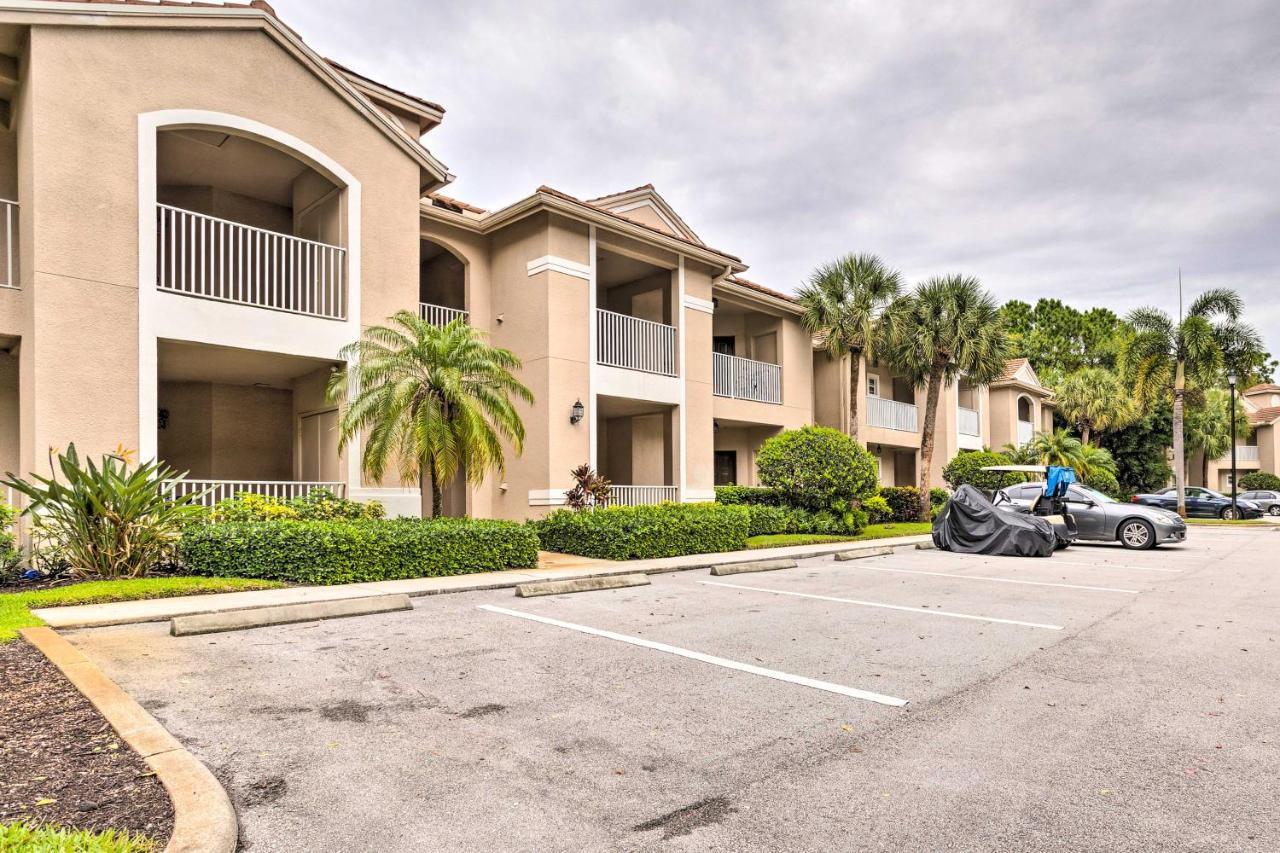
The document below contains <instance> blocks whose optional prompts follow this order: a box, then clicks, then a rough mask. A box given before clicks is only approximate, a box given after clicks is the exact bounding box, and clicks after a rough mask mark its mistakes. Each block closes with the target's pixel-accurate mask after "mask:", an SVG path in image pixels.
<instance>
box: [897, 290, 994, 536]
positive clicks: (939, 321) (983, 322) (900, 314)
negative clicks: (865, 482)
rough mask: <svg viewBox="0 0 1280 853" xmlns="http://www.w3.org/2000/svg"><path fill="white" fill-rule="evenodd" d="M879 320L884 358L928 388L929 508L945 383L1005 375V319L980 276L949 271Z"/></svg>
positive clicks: (924, 501) (924, 446)
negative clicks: (939, 415) (941, 400)
mask: <svg viewBox="0 0 1280 853" xmlns="http://www.w3.org/2000/svg"><path fill="white" fill-rule="evenodd" d="M880 326H881V328H880V347H881V352H882V353H884V357H885V359H886V360H887V361H888V362H889V363H890V364H891V365H892V366H893V368H894V369H895V370H897V371H898V372H899V373H901V374H903V375H904V376H906V377H907V378H908V379H909V380H910V381H911V382H912V383H913V384H914V385H915V386H916V387H917V388H921V387H923V388H925V389H927V391H926V396H925V409H924V426H923V429H922V430H921V434H920V495H921V511H922V512H925V513H927V511H928V505H929V489H930V487H931V486H932V468H933V451H934V448H935V446H936V443H937V442H936V440H935V435H934V432H935V428H936V426H937V422H938V401H939V400H940V399H941V398H942V389H943V385H944V384H946V385H950V384H951V383H952V382H955V381H956V380H957V379H959V377H960V376H961V374H963V375H964V376H965V377H966V378H967V379H968V381H970V382H972V383H973V384H974V385H979V386H981V385H986V384H988V383H990V382H993V381H994V380H996V379H997V378H999V377H1000V375H1001V374H1002V373H1003V372H1004V365H1005V361H1006V357H1007V355H1008V338H1007V335H1006V333H1005V327H1004V320H1003V318H1002V316H1001V314H1000V308H999V305H997V303H996V301H995V299H994V298H992V296H991V294H990V293H988V292H987V291H985V290H984V289H983V288H982V285H981V283H980V282H979V281H978V280H977V279H976V278H972V277H970V276H960V275H950V276H939V277H935V278H931V279H929V280H928V281H925V282H923V283H921V284H920V285H918V286H917V287H916V289H915V292H913V293H911V294H910V295H908V296H903V297H900V298H899V299H897V300H895V301H894V302H893V303H892V304H891V305H890V306H889V307H888V308H887V309H886V310H885V312H884V314H883V315H882V317H881V323H880ZM925 517H926V518H927V517H928V516H927V514H926V516H925Z"/></svg>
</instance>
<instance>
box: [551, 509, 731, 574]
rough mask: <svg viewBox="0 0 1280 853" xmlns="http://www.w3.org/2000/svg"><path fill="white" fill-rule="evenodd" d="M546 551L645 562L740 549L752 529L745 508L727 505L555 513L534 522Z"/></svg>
mask: <svg viewBox="0 0 1280 853" xmlns="http://www.w3.org/2000/svg"><path fill="white" fill-rule="evenodd" d="M530 525H531V528H533V529H536V530H537V533H538V540H539V541H540V542H541V543H542V547H543V548H544V549H546V550H548V551H558V552H560V553H563V554H578V555H581V556H583V557H596V558H598V559H604V560H642V559H650V558H654V557H678V556H681V555H684V554H711V553H718V552H721V551H739V550H742V549H743V548H745V547H746V545H747V536H748V532H749V531H750V528H751V513H750V510H749V509H748V508H747V507H742V506H726V505H724V504H715V503H701V504H673V503H665V504H658V505H656V506H616V507H605V508H603V509H594V510H588V511H585V512H573V511H571V510H556V511H555V512H553V513H551V514H550V515H548V516H547V517H546V518H544V519H541V520H538V521H533V522H530Z"/></svg>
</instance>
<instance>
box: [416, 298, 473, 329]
mask: <svg viewBox="0 0 1280 853" xmlns="http://www.w3.org/2000/svg"><path fill="white" fill-rule="evenodd" d="M418 316H419V317H421V318H422V319H424V320H426V321H427V322H428V323H430V324H431V325H433V326H447V325H449V324H450V323H452V322H453V321H454V320H462V321H463V322H464V323H465V322H466V321H467V312H466V310H465V309H462V308H448V307H446V306H444V305H435V304H433V303H431V302H419V303H418Z"/></svg>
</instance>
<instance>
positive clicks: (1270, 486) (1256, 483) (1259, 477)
mask: <svg viewBox="0 0 1280 853" xmlns="http://www.w3.org/2000/svg"><path fill="white" fill-rule="evenodd" d="M1239 490H1240V491H1242V492H1256V491H1265V492H1280V477H1277V476H1276V475H1275V474H1271V473H1268V472H1266V471H1250V472H1249V473H1248V474H1245V475H1244V476H1243V477H1241V478H1240V489H1239Z"/></svg>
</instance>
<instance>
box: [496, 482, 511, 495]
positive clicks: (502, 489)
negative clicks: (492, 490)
mask: <svg viewBox="0 0 1280 853" xmlns="http://www.w3.org/2000/svg"><path fill="white" fill-rule="evenodd" d="M510 488H511V486H509V485H507V484H506V483H499V484H498V491H500V492H502V493H503V494H504V495H505V494H506V493H507V490H508V489H510Z"/></svg>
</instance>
